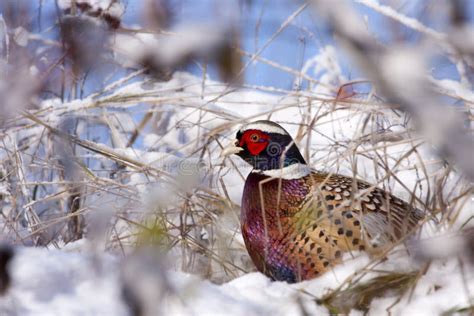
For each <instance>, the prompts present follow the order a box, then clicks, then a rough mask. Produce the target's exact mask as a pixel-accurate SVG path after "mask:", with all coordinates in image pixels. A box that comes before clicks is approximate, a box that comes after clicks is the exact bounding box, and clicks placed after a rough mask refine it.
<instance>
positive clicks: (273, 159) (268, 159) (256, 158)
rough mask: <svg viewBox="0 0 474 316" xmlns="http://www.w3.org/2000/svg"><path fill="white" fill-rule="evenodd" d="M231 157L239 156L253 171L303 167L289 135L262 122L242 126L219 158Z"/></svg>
mask: <svg viewBox="0 0 474 316" xmlns="http://www.w3.org/2000/svg"><path fill="white" fill-rule="evenodd" d="M231 154H236V155H237V156H239V157H241V158H242V159H243V160H244V161H246V162H247V163H249V164H250V165H251V166H252V167H253V168H254V170H255V171H262V172H263V171H270V170H278V169H282V168H286V167H290V166H293V167H296V166H302V165H304V166H306V162H305V160H304V158H303V156H302V155H301V153H300V151H299V150H298V147H297V146H296V144H295V142H294V141H293V139H292V137H291V136H290V134H289V133H288V132H287V131H286V130H285V129H284V128H283V127H281V126H280V125H278V124H276V123H273V122H271V121H265V120H262V121H256V122H252V123H249V124H247V125H244V126H243V127H242V128H241V129H240V130H239V131H238V132H237V135H236V139H235V140H234V142H232V144H231V145H230V146H228V147H227V148H225V149H224V150H223V151H222V154H221V155H222V156H228V155H231Z"/></svg>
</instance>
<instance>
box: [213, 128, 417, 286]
mask: <svg viewBox="0 0 474 316" xmlns="http://www.w3.org/2000/svg"><path fill="white" fill-rule="evenodd" d="M230 154H237V156H240V157H241V158H242V159H244V160H245V161H246V162H248V163H249V164H250V165H252V166H253V168H254V169H253V170H252V172H251V173H250V174H249V175H248V177H247V179H246V181H245V187H244V192H243V196H242V206H241V226H242V234H243V238H244V241H245V245H246V247H247V250H248V252H249V254H250V257H251V258H252V261H253V262H254V264H255V265H256V267H257V269H258V270H259V271H261V272H263V273H264V274H266V275H268V276H269V277H271V278H273V279H274V280H281V281H287V282H298V281H302V280H307V279H311V278H314V277H316V276H318V275H321V274H322V273H324V272H325V271H327V270H328V269H330V268H331V267H332V266H334V265H336V264H337V263H339V262H340V261H341V257H342V253H343V252H347V251H367V252H369V253H370V254H376V253H378V252H380V251H381V250H383V249H385V248H386V247H388V246H390V245H391V244H393V243H394V242H396V241H397V240H400V239H401V238H402V237H404V236H406V234H408V233H410V232H411V231H412V230H413V229H414V228H415V227H416V225H417V223H418V222H419V220H420V219H421V218H422V214H421V212H420V211H419V210H418V209H415V208H413V207H412V206H410V205H409V204H408V203H406V202H404V201H402V200H400V199H399V198H397V197H395V196H393V195H391V194H390V193H388V192H386V191H383V190H381V189H379V188H377V187H375V186H373V185H370V184H369V183H367V182H365V181H362V180H358V179H354V178H351V177H346V176H342V175H337V174H331V173H325V172H319V171H315V170H312V169H311V168H310V167H309V166H308V165H307V164H306V162H305V160H304V159H303V156H302V155H301V153H300V151H299V150H298V148H297V146H296V145H295V144H294V141H293V139H292V138H291V136H290V134H289V133H288V132H287V131H286V130H285V129H284V128H283V127H281V126H280V125H278V124H276V123H274V122H271V121H256V122H253V123H250V124H247V125H245V126H243V127H242V128H241V129H240V130H239V131H238V132H237V137H236V140H235V141H234V142H233V143H232V144H231V145H230V146H229V147H227V148H225V149H224V150H223V152H222V155H223V156H228V155H230Z"/></svg>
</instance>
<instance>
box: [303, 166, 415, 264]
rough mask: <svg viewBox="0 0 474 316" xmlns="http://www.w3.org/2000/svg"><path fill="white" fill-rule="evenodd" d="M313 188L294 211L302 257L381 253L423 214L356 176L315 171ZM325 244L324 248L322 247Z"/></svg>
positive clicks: (336, 257) (327, 258)
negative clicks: (344, 253) (301, 204)
mask: <svg viewBox="0 0 474 316" xmlns="http://www.w3.org/2000/svg"><path fill="white" fill-rule="evenodd" d="M307 181H311V182H312V186H313V188H314V190H313V194H312V195H311V196H308V198H307V199H306V200H305V201H304V204H303V206H302V207H301V211H300V212H299V213H298V214H297V215H296V216H295V219H296V220H295V225H296V226H295V229H294V231H295V232H303V233H295V237H294V241H295V243H297V244H298V245H299V246H301V247H302V248H303V254H300V256H299V257H298V260H299V261H301V262H306V261H309V260H310V259H308V258H309V257H311V258H313V260H316V259H319V260H316V261H318V262H323V263H324V262H325V261H327V262H329V264H326V267H324V268H325V269H324V270H326V269H327V267H328V266H332V265H334V264H336V263H338V262H339V261H340V255H341V251H342V252H345V251H359V250H366V251H368V252H370V253H379V252H380V251H382V250H383V249H384V248H385V247H387V246H389V245H390V244H392V243H393V242H394V241H396V240H398V239H400V238H401V237H403V236H404V235H405V234H407V233H408V232H410V231H411V230H412V229H413V228H414V227H415V225H416V224H417V223H418V221H419V220H420V219H421V217H422V216H421V215H420V212H419V211H418V210H416V209H414V208H413V207H411V206H410V205H409V204H407V203H406V202H404V201H402V200H400V199H398V198H396V197H394V196H392V195H391V194H388V193H386V192H384V191H383V190H381V189H379V188H376V187H374V186H371V185H370V184H368V183H367V182H364V181H361V180H356V181H354V180H353V179H352V178H349V177H345V176H340V175H329V174H325V173H316V172H315V173H313V174H312V175H311V178H310V177H308V179H307ZM318 247H321V248H322V250H319V253H318V251H316V253H315V251H314V249H316V250H318Z"/></svg>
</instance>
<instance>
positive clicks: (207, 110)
mask: <svg viewBox="0 0 474 316" xmlns="http://www.w3.org/2000/svg"><path fill="white" fill-rule="evenodd" d="M304 9H305V5H304V6H302V7H300V8H298V10H297V11H296V12H294V13H293V14H292V15H289V17H288V18H287V20H286V21H283V23H282V24H281V27H280V28H279V29H278V30H277V31H276V33H275V34H274V36H271V37H270V39H269V40H268V42H267V43H265V44H264V45H263V46H261V49H260V50H259V51H257V52H256V53H255V54H253V53H249V52H246V51H243V50H241V49H239V50H236V52H237V53H239V54H240V55H241V56H242V58H247V59H246V61H247V63H246V64H245V65H249V64H250V63H251V62H254V61H255V62H262V63H265V64H267V65H268V66H270V67H274V68H275V69H278V70H280V71H283V72H286V73H290V74H293V75H295V77H298V78H301V80H306V81H307V82H308V86H310V87H318V86H320V85H321V86H324V85H327V86H328V89H327V91H329V92H328V93H330V91H332V92H333V93H332V94H331V95H329V94H328V93H318V92H315V91H314V90H311V89H308V90H298V91H294V90H291V91H290V90H283V89H275V88H274V87H268V86H246V85H244V87H245V88H247V90H246V91H247V92H246V93H247V94H242V92H241V90H239V89H238V88H236V87H235V86H233V85H229V84H225V83H219V82H216V81H210V80H208V79H206V78H205V76H204V75H203V77H202V78H195V77H192V76H190V75H186V74H182V73H180V74H178V75H175V76H174V77H173V79H171V81H159V80H156V79H154V78H150V77H147V76H144V75H143V71H142V70H140V71H136V72H133V73H131V74H130V75H128V76H126V77H124V78H122V79H119V80H117V81H115V82H112V83H110V84H109V85H108V86H107V87H106V88H105V89H103V90H102V91H100V92H97V93H95V94H94V95H92V96H90V97H88V98H84V99H82V100H79V101H76V100H73V101H72V102H67V101H66V100H65V99H64V98H63V99H64V100H63V101H62V102H59V103H56V104H54V103H53V102H50V101H43V102H38V103H37V104H35V106H32V107H29V108H28V109H25V110H23V111H20V112H16V113H15V112H14V113H13V114H11V115H10V116H9V117H8V119H6V120H4V121H3V123H2V127H3V128H2V132H1V134H0V139H1V142H0V152H1V159H2V161H1V169H0V177H1V186H0V188H1V190H0V207H1V210H2V211H1V213H0V216H1V219H0V225H1V226H0V229H1V232H2V235H3V236H6V237H5V238H7V239H8V240H9V241H10V242H11V243H12V244H16V245H33V246H43V247H48V248H49V247H55V248H62V247H63V246H64V245H65V244H67V243H69V242H72V241H75V240H78V239H81V238H84V237H85V238H88V239H89V240H91V241H92V243H93V244H94V245H96V247H97V248H98V249H106V250H107V251H110V252H114V253H116V254H119V255H125V254H128V253H130V252H132V251H133V250H134V249H135V248H136V247H139V246H140V245H143V244H145V245H148V244H152V245H158V246H159V247H160V248H162V249H165V250H166V251H167V252H168V253H169V254H170V256H171V257H172V258H177V259H176V260H177V261H176V263H175V266H176V268H178V269H180V270H183V271H188V272H193V273H198V274H201V275H202V276H204V277H205V278H208V279H210V280H212V281H215V282H219V283H220V282H225V281H228V280H231V279H233V278H235V277H237V276H239V275H241V274H243V273H246V272H249V271H252V270H253V269H254V267H253V265H252V264H251V262H250V260H249V258H248V255H247V254H246V250H245V248H244V246H243V244H242V243H241V241H240V238H239V235H240V224H239V205H238V204H236V201H233V200H232V199H231V196H230V195H231V194H230V193H229V192H230V189H229V188H228V187H227V186H228V184H229V178H228V177H226V176H227V174H228V173H234V179H239V178H240V179H244V178H245V171H243V170H242V168H241V165H239V163H240V161H237V160H232V161H227V162H226V163H225V164H224V162H223V161H222V160H221V159H219V158H217V156H218V155H217V153H218V151H219V149H220V148H221V147H222V146H223V145H225V144H226V143H227V142H228V141H229V139H230V138H231V137H232V136H233V135H234V133H235V130H236V129H237V128H238V126H239V125H240V124H242V123H245V122H249V121H252V120H254V119H256V118H257V117H258V118H262V117H264V118H269V119H273V118H275V117H276V120H277V121H278V122H279V123H281V124H283V125H285V126H287V127H290V128H292V129H293V130H295V131H296V134H295V135H294V136H295V140H296V142H297V144H298V145H299V147H300V149H301V151H302V152H303V153H304V156H305V157H306V158H307V159H308V160H309V161H310V163H311V165H312V166H314V167H316V168H319V169H324V170H328V171H331V172H342V173H345V174H352V175H353V176H355V177H359V178H366V179H367V178H368V179H369V180H370V181H371V182H372V183H374V185H377V186H379V187H382V188H384V189H386V190H388V191H394V190H395V191H396V192H398V193H399V194H401V195H402V197H403V198H404V199H405V200H406V201H408V202H409V203H411V204H413V205H415V206H416V207H418V208H420V209H423V210H424V211H425V212H426V214H427V215H428V217H427V219H426V222H427V224H426V226H428V227H430V229H432V230H433V231H436V230H441V229H442V230H445V229H446V228H449V227H452V228H453V229H454V230H458V229H459V227H463V226H466V225H467V226H472V218H473V217H472V216H471V217H470V218H467V220H464V221H462V222H459V217H460V214H461V213H462V211H463V210H464V211H465V209H466V205H467V204H466V203H468V202H469V199H471V196H472V193H473V192H472V186H471V184H470V183H469V181H467V180H466V179H465V178H464V177H463V176H462V174H463V172H462V170H457V169H455V167H453V166H452V165H451V164H449V163H448V162H446V161H444V160H443V157H439V156H438V157H435V158H434V157H433V155H432V154H431V152H430V150H429V145H428V144H427V143H426V139H425V138H424V137H423V135H422V134H420V133H418V132H417V131H416V128H415V127H416V126H415V124H414V123H413V121H412V118H411V117H410V115H408V114H406V113H405V112H402V111H400V110H399V109H397V107H396V105H394V104H390V103H387V102H383V101H381V97H380V96H378V95H377V94H376V93H375V92H374V91H371V92H370V93H368V94H367V93H357V87H358V86H357V85H358V83H359V82H354V83H352V82H349V83H348V82H342V81H341V82H340V84H339V85H335V84H329V83H327V82H319V80H318V79H317V78H312V77H311V76H310V75H308V73H302V72H301V71H300V70H298V69H292V68H289V67H287V66H282V65H279V64H278V63H276V62H274V61H271V60H266V59H265V58H263V57H261V56H260V53H261V52H262V51H263V49H264V48H265V47H266V45H268V44H270V43H271V42H272V41H273V40H274V38H276V36H277V35H278V34H279V33H280V32H282V31H283V30H284V29H285V28H286V27H287V26H288V25H289V24H290V23H291V21H292V20H293V19H294V18H295V17H296V16H297V15H298V14H299V13H300V11H301V10H304ZM145 31H146V30H143V33H145ZM136 33H140V31H137V32H136ZM170 36H172V35H170ZM49 44H51V43H49ZM58 44H59V43H57V42H52V44H51V45H58ZM57 62H58V63H57V64H56V65H61V64H62V63H63V60H62V59H61V60H58V61H57ZM64 65H65V64H64ZM241 69H242V70H241V71H243V69H244V68H241ZM229 71H230V70H229ZM69 75H70V76H68V74H64V77H65V78H66V79H64V81H63V84H65V85H66V86H68V87H69V88H70V89H71V91H72V90H76V89H77V87H78V86H79V87H80V86H81V84H83V82H82V80H84V81H85V80H87V76H84V77H81V81H77V82H76V81H75V79H74V80H72V79H71V78H72V77H73V76H72V75H73V74H71V73H70V74H69ZM68 80H69V81H68ZM134 80H135V81H136V82H135V83H130V82H133V81H134ZM73 81H74V82H73ZM68 82H69V84H68ZM72 82H73V83H72ZM262 91H263V92H266V91H270V92H272V93H274V95H273V96H271V97H268V96H265V95H264V94H260V93H262ZM365 92H366V91H365ZM239 93H240V94H239ZM446 94H447V95H448V92H446ZM71 95H73V93H72V92H71ZM74 95H79V93H77V94H74ZM242 96H245V98H243V97H242ZM448 96H449V97H451V98H456V99H457V100H455V101H464V102H466V105H467V107H469V108H470V109H471V110H472V105H473V104H472V103H469V102H468V101H466V100H463V99H462V98H461V97H459V96H453V95H452V92H449V95H448ZM262 99H263V100H262ZM453 103H454V102H453ZM251 108H256V110H251V111H250V110H249V109H251ZM240 109H245V111H242V113H241V112H240ZM286 113H289V114H288V115H291V116H293V117H292V118H291V119H288V120H285V119H284V117H285V115H286ZM296 113H298V115H297V116H296ZM295 117H297V119H295ZM356 118H357V122H356ZM348 122H350V124H353V126H351V130H353V131H354V133H352V134H351V135H350V136H351V137H348V133H344V131H345V130H346V131H347V128H346V124H349V123H348ZM468 124H469V125H470V126H472V115H471V116H469V122H468ZM179 139H181V140H179ZM158 152H167V153H168V154H170V155H176V156H180V159H179V160H176V161H178V162H177V167H176V166H174V167H170V166H169V165H167V163H166V162H167V160H166V159H168V156H167V157H164V156H163V155H159V154H157V153H158ZM186 158H195V159H196V160H192V161H190V162H189V165H187V162H186ZM171 159H174V158H171ZM183 161H184V163H183ZM186 166H187V167H186ZM202 166H205V167H202ZM186 168H188V169H186ZM189 169H192V171H193V172H191V174H189V172H188V171H189ZM198 171H199V172H198ZM407 179H408V181H407ZM235 181H237V180H235ZM242 183H243V182H242V181H241V182H240V185H241V184H242ZM234 184H235V183H234ZM434 218H436V221H432V220H433V219H434ZM379 261H380V258H376V259H374V261H373V262H372V263H371V265H369V266H368V267H367V269H366V270H365V272H364V273H362V274H366V273H369V272H370V273H372V274H376V276H374V277H372V278H370V279H369V280H367V279H364V280H362V278H361V277H360V274H354V276H353V278H352V279H350V280H347V282H345V283H344V284H343V285H344V286H341V287H340V288H339V289H336V290H334V291H331V292H330V293H328V294H327V295H325V296H324V297H320V298H317V301H318V303H319V304H324V305H325V306H326V307H327V308H328V310H330V311H331V312H332V313H348V312H349V311H350V310H351V309H353V308H356V309H359V310H363V311H368V308H369V307H370V303H371V301H372V299H374V298H376V297H380V296H385V295H390V296H398V297H402V296H404V295H407V294H408V293H409V291H410V290H411V289H412V288H413V287H415V286H416V282H417V280H418V278H419V276H420V272H418V271H415V272H406V273H405V272H400V273H399V272H396V271H395V272H390V273H380V274H378V275H377V272H376V263H377V262H379ZM427 269H428V268H427ZM470 311H471V312H472V306H467V307H459V308H458V309H456V310H453V311H450V312H449V313H461V312H465V313H469V312H470ZM449 313H448V314H449Z"/></svg>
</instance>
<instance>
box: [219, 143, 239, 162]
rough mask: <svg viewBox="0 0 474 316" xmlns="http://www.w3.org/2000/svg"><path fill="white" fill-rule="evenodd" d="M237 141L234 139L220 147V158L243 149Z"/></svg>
mask: <svg viewBox="0 0 474 316" xmlns="http://www.w3.org/2000/svg"><path fill="white" fill-rule="evenodd" d="M238 143H239V141H238V140H237V139H236V140H234V141H233V142H232V143H230V144H229V145H228V146H227V147H225V148H224V149H222V152H221V154H220V157H221V158H223V157H227V156H230V155H232V154H237V153H239V152H241V151H242V150H244V149H243V148H242V147H239V146H237V144H238Z"/></svg>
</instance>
